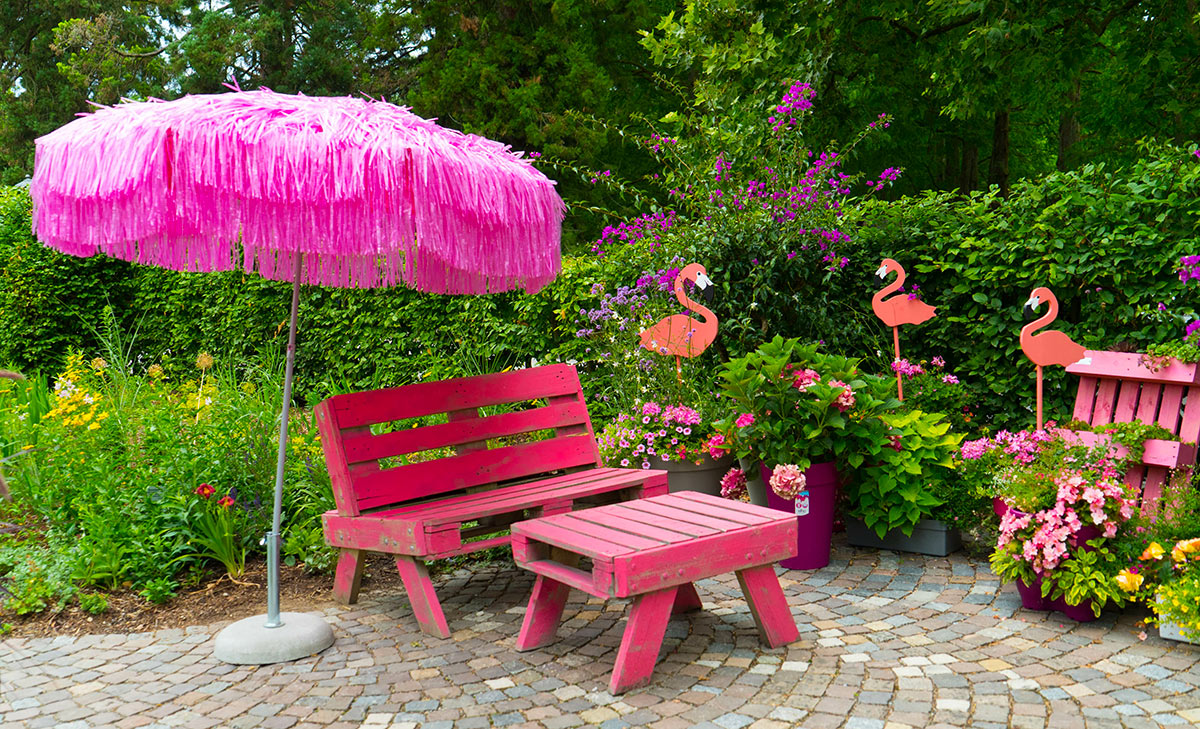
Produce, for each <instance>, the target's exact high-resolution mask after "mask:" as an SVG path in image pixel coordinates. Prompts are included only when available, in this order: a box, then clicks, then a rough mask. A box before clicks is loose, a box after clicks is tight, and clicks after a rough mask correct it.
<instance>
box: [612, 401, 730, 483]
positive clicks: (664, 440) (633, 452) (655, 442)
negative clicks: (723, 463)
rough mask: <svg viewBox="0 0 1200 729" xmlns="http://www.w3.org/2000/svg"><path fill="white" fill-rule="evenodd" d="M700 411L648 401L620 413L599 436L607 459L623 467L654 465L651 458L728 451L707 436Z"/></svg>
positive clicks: (680, 458) (682, 457) (679, 458)
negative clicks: (632, 410) (629, 410)
mask: <svg viewBox="0 0 1200 729" xmlns="http://www.w3.org/2000/svg"><path fill="white" fill-rule="evenodd" d="M707 435H708V432H707V429H705V428H704V427H703V418H702V417H701V415H700V413H699V412H697V411H696V410H693V409H692V408H689V407H687V406H686V405H666V406H664V405H662V404H660V403H657V402H653V401H651V402H646V403H642V404H640V405H638V406H637V407H636V409H635V410H634V412H633V413H621V414H620V415H618V416H617V419H616V420H615V421H614V422H612V423H609V425H608V426H607V427H606V428H605V429H604V430H603V431H602V432H601V433H600V435H598V436H597V437H596V442H597V444H598V445H599V447H600V452H601V455H603V456H604V458H605V460H608V461H613V460H616V461H617V462H618V463H619V464H620V465H621V466H622V467H626V468H629V467H633V468H639V467H640V468H652V465H651V458H654V457H656V458H659V459H661V460H663V461H683V460H695V459H699V458H701V457H703V456H704V455H706V454H708V455H711V456H712V457H713V458H719V457H721V456H722V455H724V454H725V451H724V450H722V449H721V445H722V443H716V444H714V443H713V440H712V439H708V438H706V436H707Z"/></svg>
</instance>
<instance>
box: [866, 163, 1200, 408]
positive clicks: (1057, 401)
mask: <svg viewBox="0 0 1200 729" xmlns="http://www.w3.org/2000/svg"><path fill="white" fill-rule="evenodd" d="M853 222H854V223H855V224H856V226H857V237H858V242H859V244H860V245H862V246H863V247H864V248H868V249H871V248H873V249H875V250H877V251H879V252H880V253H881V254H883V255H890V256H891V257H893V258H895V259H896V260H898V261H900V262H901V263H903V264H904V265H905V266H906V267H907V269H908V273H909V279H910V281H914V282H916V283H919V284H920V287H921V293H922V298H923V299H924V300H925V301H927V302H929V303H931V304H934V305H936V306H937V307H938V315H937V317H936V318H934V319H932V320H930V321H929V322H927V323H925V324H922V325H921V326H919V327H905V328H904V329H903V330H902V332H901V354H902V355H904V354H905V353H907V354H908V355H910V356H912V357H915V358H917V359H920V358H928V357H930V356H933V355H935V354H941V355H942V356H944V357H945V358H946V360H947V362H948V363H949V364H950V366H952V367H954V368H956V369H957V370H959V371H960V374H962V375H965V376H967V377H970V378H971V380H972V381H973V383H975V385H976V386H977V387H979V388H981V390H982V392H981V393H980V395H981V397H979V398H977V401H978V404H979V406H980V407H981V409H982V410H983V412H984V413H985V415H990V416H991V417H992V418H993V419H994V421H995V422H996V424H997V425H1003V426H1008V427H1014V426H1023V425H1026V424H1028V423H1030V422H1031V421H1032V414H1031V412H1030V408H1032V407H1033V402H1034V394H1033V393H1034V367H1033V365H1032V364H1031V363H1030V362H1029V361H1028V360H1027V359H1025V357H1024V355H1023V354H1022V352H1021V350H1020V343H1019V341H1018V336H1019V332H1020V329H1021V327H1022V326H1023V324H1024V321H1023V318H1022V305H1023V304H1024V302H1025V301H1026V300H1027V299H1028V298H1029V294H1030V292H1031V291H1032V289H1033V288H1035V287H1037V286H1049V287H1050V289H1051V290H1052V291H1054V293H1055V295H1056V296H1057V298H1058V301H1059V305H1060V312H1059V316H1058V322H1057V323H1056V324H1055V325H1054V327H1053V328H1055V329H1060V330H1062V331H1064V332H1066V333H1068V334H1069V335H1070V336H1071V337H1072V338H1074V339H1075V340H1076V341H1077V342H1079V343H1080V344H1083V345H1084V346H1086V347H1088V348H1089V349H1112V348H1116V349H1121V350H1125V351H1139V350H1143V349H1144V348H1145V346H1146V345H1147V344H1150V343H1154V342H1162V341H1168V340H1171V339H1178V338H1180V337H1182V335H1183V322H1182V316H1183V315H1184V314H1190V313H1191V306H1190V304H1189V302H1188V301H1187V300H1186V298H1185V297H1184V296H1183V294H1184V293H1185V292H1184V289H1183V288H1182V286H1181V284H1180V283H1179V279H1178V277H1177V276H1176V274H1175V269H1177V268H1178V261H1179V258H1180V256H1182V255H1187V254H1192V253H1197V252H1200V244H1198V241H1197V237H1198V235H1200V160H1197V158H1196V157H1195V156H1194V155H1193V154H1192V153H1191V151H1190V150H1189V151H1185V150H1182V149H1179V148H1175V147H1168V146H1162V145H1146V146H1145V147H1144V149H1143V156H1142V158H1141V159H1140V160H1139V161H1138V162H1137V163H1136V164H1134V165H1133V166H1131V167H1130V168H1128V169H1120V170H1114V169H1109V168H1106V167H1104V166H1101V165H1096V166H1093V165H1088V166H1085V167H1083V168H1082V169H1080V170H1077V171H1074V172H1070V173H1056V174H1052V175H1049V176H1047V177H1045V178H1042V179H1038V180H1025V181H1022V182H1019V183H1018V184H1016V185H1014V187H1013V189H1012V193H1011V196H1010V198H1009V199H1008V200H1001V199H999V198H998V197H997V195H996V193H995V192H994V191H993V192H991V193H974V194H972V195H971V196H969V197H967V198H961V197H956V196H955V195H953V194H950V193H940V194H935V193H928V194H926V195H923V196H919V197H911V198H905V199H903V200H900V201H898V202H895V203H880V202H873V203H871V204H868V205H866V206H864V207H863V208H861V209H860V210H859V211H858V218H857V220H855V221H853ZM1159 303H1163V304H1165V305H1166V306H1167V307H1168V312H1160V311H1159V309H1158V304H1159ZM1045 311H1046V309H1045V307H1042V308H1041V309H1039V311H1038V313H1039V314H1042V313H1044V312H1045ZM880 345H881V346H886V344H885V343H880ZM1074 385H1075V378H1073V377H1070V376H1068V375H1066V373H1065V371H1064V370H1063V369H1062V368H1060V367H1051V368H1047V369H1046V408H1047V409H1046V412H1047V413H1048V414H1051V415H1053V416H1057V417H1058V418H1059V419H1060V420H1062V419H1067V418H1069V414H1070V403H1071V402H1072V401H1073V399H1074Z"/></svg>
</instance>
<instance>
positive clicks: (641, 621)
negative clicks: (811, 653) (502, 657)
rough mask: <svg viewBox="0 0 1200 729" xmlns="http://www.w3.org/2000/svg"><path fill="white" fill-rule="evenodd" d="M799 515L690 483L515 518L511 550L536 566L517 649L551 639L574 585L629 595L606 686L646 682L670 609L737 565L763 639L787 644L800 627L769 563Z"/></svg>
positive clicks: (687, 606) (694, 599)
mask: <svg viewBox="0 0 1200 729" xmlns="http://www.w3.org/2000/svg"><path fill="white" fill-rule="evenodd" d="M797 524H798V522H797V519H796V517H795V515H793V514H789V513H787V512H782V511H775V510H773V509H766V508H763V507H759V506H752V505H750V504H745V503H742V502H738V501H730V500H728V499H721V498H718V497H716V496H709V495H707V494H701V493H695V492H690V491H681V492H679V493H674V494H668V495H665V496H655V497H653V498H647V499H641V500H638V501H630V502H628V503H624V504H613V505H611V506H601V507H597V508H595V509H588V510H586V511H578V512H574V513H570V514H559V515H556V516H548V517H543V518H541V519H534V520H532V521H524V522H521V523H519V524H514V525H513V528H512V538H513V542H512V546H513V557H514V558H515V559H516V561H517V564H518V565H520V566H522V567H524V568H526V569H528V570H532V571H533V572H535V573H536V574H537V581H536V582H535V583H534V587H533V595H532V597H530V599H529V609H528V610H527V611H526V613H525V621H524V623H523V624H522V625H521V633H520V635H519V637H518V638H517V646H516V647H517V650H521V651H525V650H532V649H534V648H539V647H541V646H544V645H547V644H548V643H551V642H552V641H553V640H554V637H555V633H556V631H557V630H558V624H559V620H560V619H561V618H562V612H563V606H564V605H565V603H566V601H567V593H568V592H570V588H572V587H574V588H576V589H578V590H582V591H584V592H586V593H588V594H589V595H593V596H595V597H600V598H610V597H634V598H635V600H634V602H633V608H632V610H631V611H630V613H629V622H628V623H627V624H626V626H625V635H624V637H622V639H621V648H620V650H618V652H617V660H616V664H615V666H614V667H613V673H612V679H611V680H610V681H609V690H610V691H611V692H612V693H614V694H616V693H621V692H623V691H627V690H629V689H631V688H635V687H638V686H643V685H645V684H647V683H649V682H650V676H651V674H652V673H653V672H654V664H655V663H656V662H657V661H658V653H659V649H660V648H661V647H662V640H663V635H664V634H665V633H666V629H667V621H668V620H669V619H670V617H671V613H672V612H682V611H685V610H692V609H696V608H699V607H700V597H699V596H698V595H697V594H696V588H695V587H694V586H693V585H692V583H693V582H694V581H695V580H701V579H704V578H706V577H714V576H716V575H719V574H723V573H725V572H736V573H737V577H738V582H739V583H740V584H741V586H742V592H743V594H745V596H746V602H747V603H749V605H750V612H751V613H752V614H753V615H754V622H755V623H756V624H757V625H758V630H759V633H760V634H761V635H762V638H763V640H764V641H766V643H767V644H768V645H770V646H771V647H776V646H780V645H784V644H786V643H790V642H792V641H794V640H796V638H797V637H798V636H799V631H798V630H797V629H796V623H795V620H794V619H793V618H792V614H791V612H790V611H789V610H788V606H787V601H786V600H785V599H784V597H783V590H782V589H780V587H779V579H778V578H777V577H776V576H775V562H777V561H779V560H780V559H785V558H787V557H795V556H796V531H797ZM579 560H586V562H590V568H588V569H581V568H580V567H579V566H577V565H578V562H579Z"/></svg>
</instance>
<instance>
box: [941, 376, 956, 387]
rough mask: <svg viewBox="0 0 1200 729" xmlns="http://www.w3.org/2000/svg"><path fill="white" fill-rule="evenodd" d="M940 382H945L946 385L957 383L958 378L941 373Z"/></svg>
mask: <svg viewBox="0 0 1200 729" xmlns="http://www.w3.org/2000/svg"><path fill="white" fill-rule="evenodd" d="M942 382H944V383H946V384H947V385H957V384H958V378H957V377H955V376H954V375H942Z"/></svg>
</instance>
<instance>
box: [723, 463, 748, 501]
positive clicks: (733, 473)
mask: <svg viewBox="0 0 1200 729" xmlns="http://www.w3.org/2000/svg"><path fill="white" fill-rule="evenodd" d="M744 493H746V472H745V471H743V470H742V469H740V468H737V467H736V466H735V467H734V468H731V469H729V471H728V472H726V474H725V475H724V476H722V477H721V495H722V496H724V497H725V498H727V499H737V498H740V497H741V496H742V494H744Z"/></svg>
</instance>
